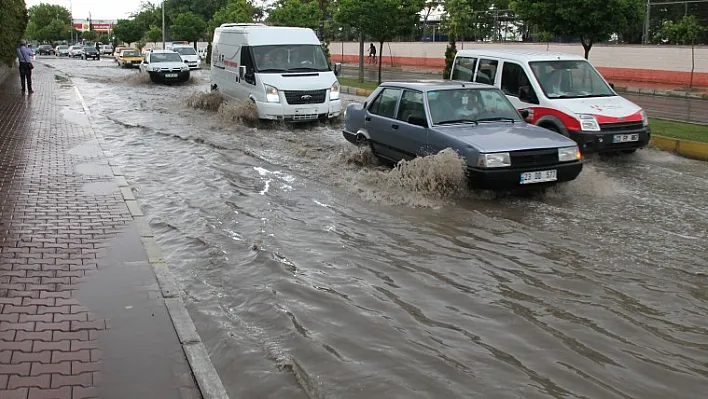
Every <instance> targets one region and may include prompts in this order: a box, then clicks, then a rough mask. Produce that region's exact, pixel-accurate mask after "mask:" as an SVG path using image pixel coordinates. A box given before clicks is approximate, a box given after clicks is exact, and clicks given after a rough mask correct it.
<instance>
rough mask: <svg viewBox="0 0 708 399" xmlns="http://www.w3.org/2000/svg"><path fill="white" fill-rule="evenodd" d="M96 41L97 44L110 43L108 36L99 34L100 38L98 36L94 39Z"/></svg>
mask: <svg viewBox="0 0 708 399" xmlns="http://www.w3.org/2000/svg"><path fill="white" fill-rule="evenodd" d="M96 41H97V42H99V43H103V44H106V43H109V42H110V41H111V38H110V37H108V35H107V34H105V33H104V34H101V35H100V36H98V39H96Z"/></svg>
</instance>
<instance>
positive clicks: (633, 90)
mask: <svg viewBox="0 0 708 399" xmlns="http://www.w3.org/2000/svg"><path fill="white" fill-rule="evenodd" d="M615 91H616V92H617V93H626V94H641V95H645V96H656V97H674V98H688V99H693V100H708V93H691V92H688V91H677V90H661V89H643V88H638V87H627V86H616V87H615Z"/></svg>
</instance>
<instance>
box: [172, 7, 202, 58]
mask: <svg viewBox="0 0 708 399" xmlns="http://www.w3.org/2000/svg"><path fill="white" fill-rule="evenodd" d="M206 29H207V24H206V22H204V20H203V19H202V18H201V17H200V16H199V15H197V14H195V13H193V12H187V13H184V14H180V15H179V16H178V17H177V18H175V22H174V24H173V25H172V27H171V29H170V33H171V34H170V36H171V37H172V38H173V39H175V40H186V41H190V42H194V48H195V49H196V48H197V42H198V41H199V39H201V38H202V37H203V36H204V33H205V32H206Z"/></svg>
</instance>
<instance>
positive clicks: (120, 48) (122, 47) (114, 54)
mask: <svg viewBox="0 0 708 399" xmlns="http://www.w3.org/2000/svg"><path fill="white" fill-rule="evenodd" d="M130 49H131V48H130V47H127V46H117V47H116V48H115V50H114V51H113V58H114V59H115V60H116V62H118V56H119V55H120V52H121V51H123V50H130Z"/></svg>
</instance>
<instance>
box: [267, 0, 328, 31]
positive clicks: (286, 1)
mask: <svg viewBox="0 0 708 399" xmlns="http://www.w3.org/2000/svg"><path fill="white" fill-rule="evenodd" d="M322 17H323V13H322V9H321V8H320V5H319V4H318V3H317V2H314V1H307V0H279V1H278V2H277V3H275V7H273V8H272V9H270V11H269V13H268V22H270V23H272V24H273V25H279V26H298V27H301V28H310V29H313V30H317V29H319V28H320V23H321V21H322Z"/></svg>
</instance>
